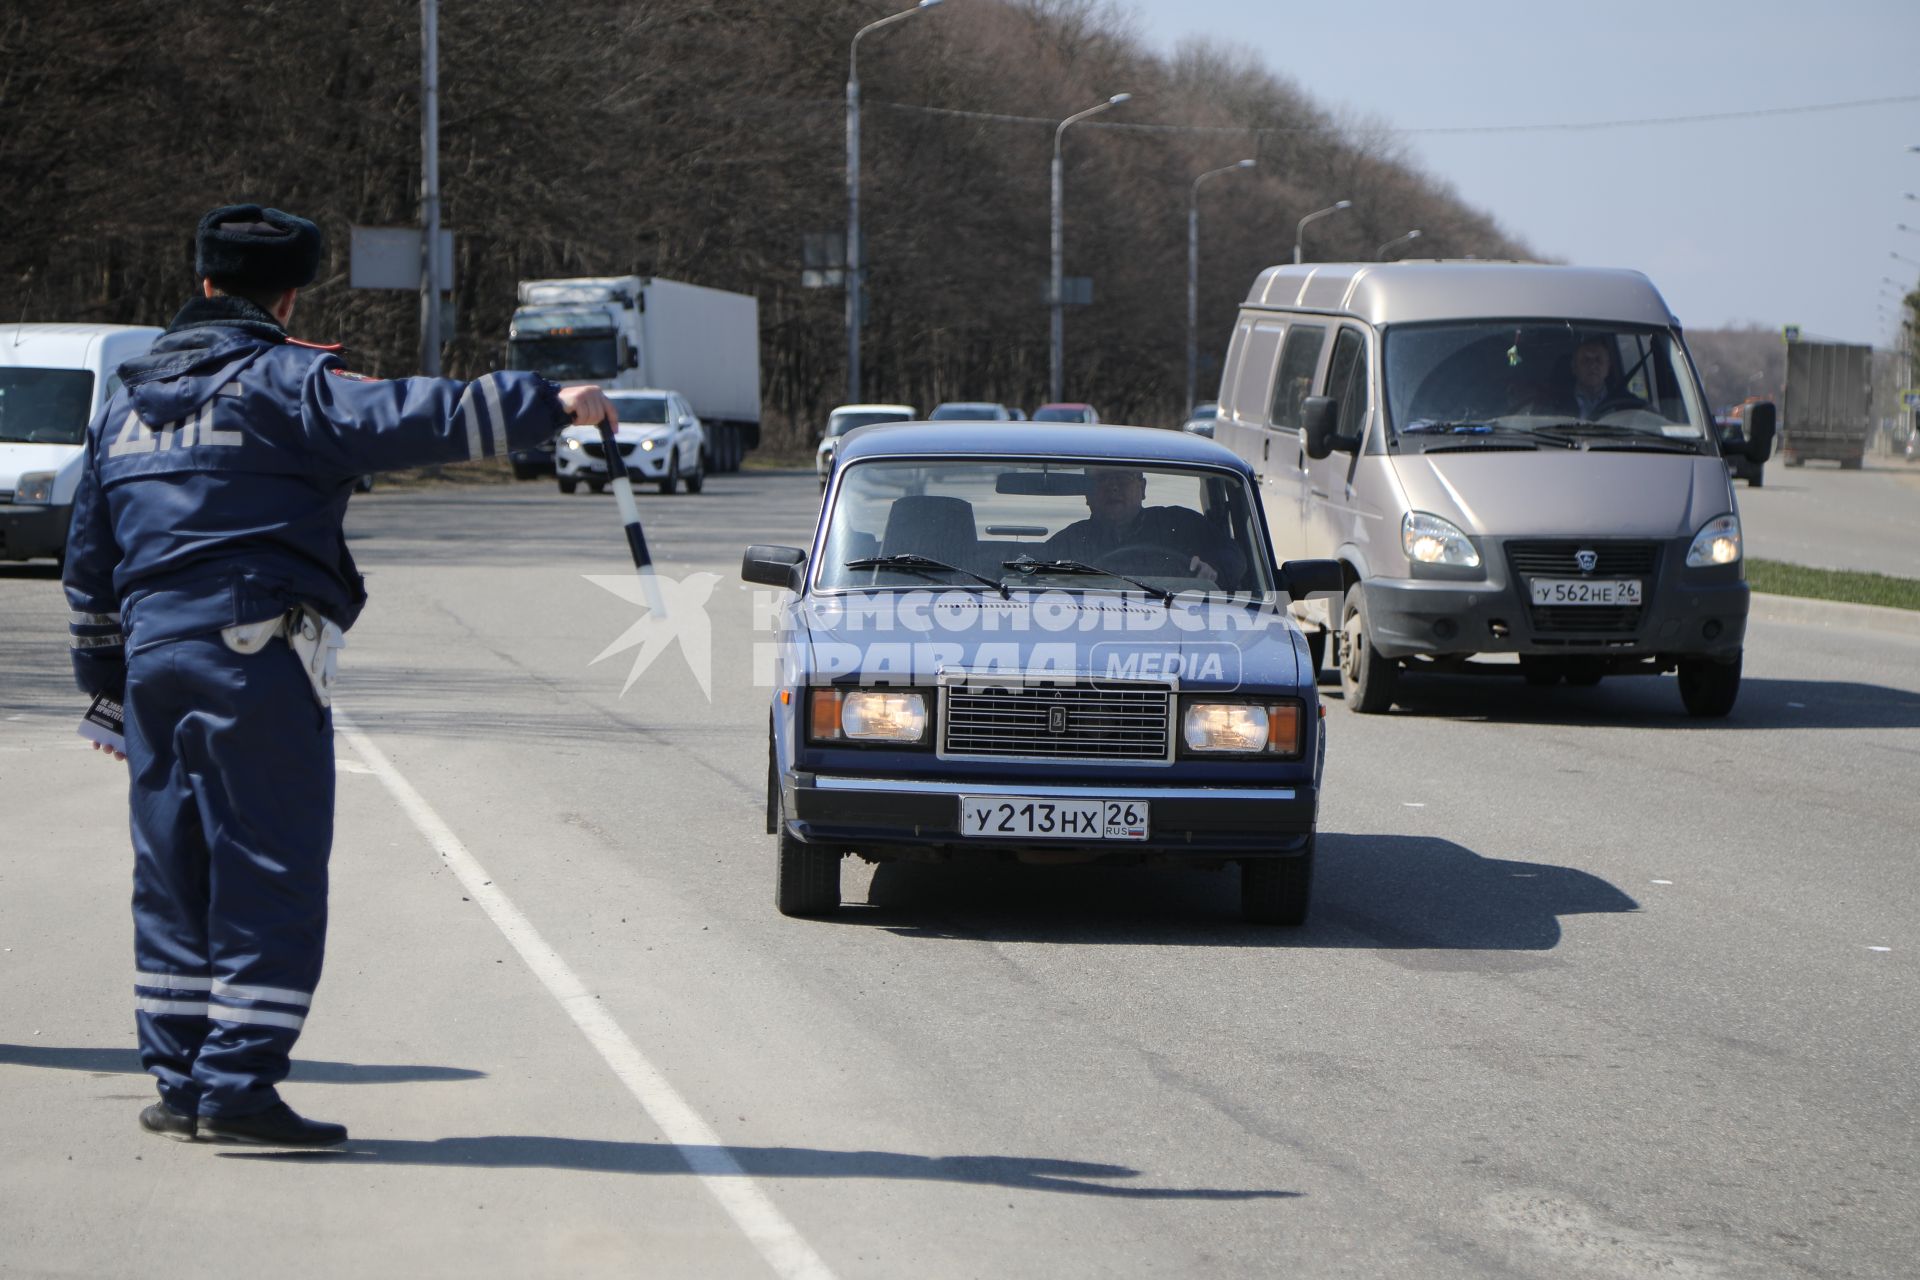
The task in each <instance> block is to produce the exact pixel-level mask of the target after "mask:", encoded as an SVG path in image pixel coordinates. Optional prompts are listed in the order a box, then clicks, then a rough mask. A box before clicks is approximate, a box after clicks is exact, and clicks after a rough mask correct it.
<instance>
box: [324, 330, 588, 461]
mask: <svg viewBox="0 0 1920 1280" xmlns="http://www.w3.org/2000/svg"><path fill="white" fill-rule="evenodd" d="M300 407H301V419H302V425H303V427H304V429H305V433H306V436H307V442H308V446H309V448H310V449H311V450H312V452H313V454H314V457H315V459H316V460H317V461H318V462H319V463H320V464H321V465H322V466H324V467H325V468H327V469H328V470H331V471H333V472H334V473H335V474H337V475H340V476H342V477H346V476H358V475H365V474H367V473H369V472H373V471H392V470H396V469H398V468H401V467H423V466H431V465H433V464H436V463H446V462H465V461H468V460H469V459H473V458H502V457H505V456H506V455H507V453H508V452H509V451H510V450H513V449H526V448H530V447H532V446H534V445H537V444H541V443H543V442H544V441H546V440H548V439H550V438H551V437H552V436H553V434H554V433H555V432H556V431H558V430H560V428H561V427H564V426H566V425H567V423H568V421H570V418H571V415H570V414H569V413H568V412H567V409H566V406H565V405H564V404H563V403H562V401H561V398H560V390H559V388H557V387H555V386H554V384H553V383H551V382H548V381H547V380H546V379H545V378H542V377H541V376H540V375H539V374H537V373H518V372H516V373H489V374H485V375H483V376H481V377H478V378H475V379H474V380H473V381H472V382H461V381H459V380H458V379H454V378H393V379H378V378H368V377H365V376H363V375H361V374H356V373H350V372H348V371H347V370H346V369H345V367H344V366H342V365H341V364H340V362H339V360H338V359H337V358H336V357H333V356H325V357H322V358H321V359H319V360H316V361H314V363H313V365H312V366H311V368H310V369H309V370H308V372H307V375H306V378H305V382H304V384H303V386H302V388H301V397H300Z"/></svg>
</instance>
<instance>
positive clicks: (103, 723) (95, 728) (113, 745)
mask: <svg viewBox="0 0 1920 1280" xmlns="http://www.w3.org/2000/svg"><path fill="white" fill-rule="evenodd" d="M126 726H127V721H126V716H125V714H124V713H123V712H122V711H121V709H120V704H119V703H117V702H115V701H114V700H113V699H112V698H109V697H108V696H107V695H106V694H104V693H96V694H95V695H93V705H92V706H90V707H88V708H87V714H85V715H84V716H81V717H80V736H81V737H83V738H85V739H86V740H87V741H89V742H97V743H99V744H100V745H101V746H103V747H105V748H106V749H107V750H109V751H118V752H119V753H120V754H121V755H125V754H126V753H127V737H126V732H127V728H126Z"/></svg>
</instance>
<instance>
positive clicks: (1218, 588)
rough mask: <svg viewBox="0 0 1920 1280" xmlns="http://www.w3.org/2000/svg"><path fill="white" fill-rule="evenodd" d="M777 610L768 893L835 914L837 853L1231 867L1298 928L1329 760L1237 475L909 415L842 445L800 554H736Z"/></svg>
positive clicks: (1310, 582)
mask: <svg viewBox="0 0 1920 1280" xmlns="http://www.w3.org/2000/svg"><path fill="white" fill-rule="evenodd" d="M741 573H742V576H743V577H745V578H746V580H747V581H749V582H754V583H760V584H764V585H767V586H773V587H783V588H787V589H788V590H790V591H791V592H792V593H793V594H792V595H791V596H783V598H782V600H781V603H780V606H779V608H778V609H777V611H776V612H777V617H778V644H777V645H775V646H774V649H775V661H774V663H773V667H772V670H773V688H772V715H771V718H770V735H771V737H770V741H769V743H768V763H767V830H768V831H769V832H770V833H772V834H774V835H775V836H777V838H778V847H779V866H778V878H777V886H776V891H775V904H776V905H777V906H778V908H779V909H780V911H782V912H783V913H785V914H787V915H796V916H807V915H823V914H827V913H829V912H832V911H834V910H835V909H836V908H838V906H839V905H840V863H841V859H842V858H843V857H845V856H846V855H847V854H855V855H857V856H859V857H862V858H865V859H867V860H869V861H875V862H879V861H888V860H895V859H915V860H922V861H941V860H949V859H961V858H985V859H1001V860H1013V861H1027V862H1048V863H1058V862H1073V861H1081V862H1089V863H1112V864H1148V863H1162V864H1165V863H1174V864H1180V865H1189V866H1195V867H1208V868H1219V867H1224V866H1226V865H1228V864H1230V863H1237V864H1238V865H1239V867H1240V885H1241V904H1242V909H1243V913H1244V914H1245V916H1246V917H1247V918H1248V919H1249V920H1253V921H1257V922H1263V923H1271V924H1299V923H1300V922H1301V921H1302V920H1303V919H1304V918H1305V916H1306V910H1307V893H1308V887H1309V883H1310V880H1311V877H1312V870H1313V841H1314V825H1315V820H1316V815H1317V811H1318V805H1319V796H1320V778H1321V771H1322V768H1323V765H1324V762H1325V755H1326V751H1325V742H1324V739H1323V736H1322V735H1323V726H1322V724H1321V708H1320V701H1319V696H1318V693H1317V691H1316V689H1315V685H1314V675H1313V664H1312V663H1311V662H1310V661H1309V659H1308V656H1307V645H1306V641H1305V638H1304V637H1303V636H1302V634H1301V633H1300V631H1299V629H1298V628H1297V627H1295V626H1294V625H1293V623H1292V622H1291V621H1290V620H1289V618H1288V616H1287V608H1286V606H1287V602H1288V600H1289V599H1290V598H1292V597H1295V596H1302V595H1304V594H1307V593H1311V592H1320V591H1338V590H1339V589H1340V587H1341V585H1342V584H1341V582H1340V577H1339V569H1338V566H1337V565H1335V564H1333V563H1332V562H1330V561H1325V560H1304V561H1294V562H1291V563H1289V564H1286V565H1284V566H1276V565H1275V564H1274V561H1273V553H1272V549H1271V547H1270V546H1269V544H1268V541H1267V536H1266V523H1265V520H1264V518H1263V516H1262V514H1261V510H1260V500H1259V494H1258V486H1257V485H1256V484H1255V483H1254V477H1253V474H1252V473H1251V471H1249V469H1248V468H1247V466H1246V465H1245V464H1244V463H1243V462H1241V461H1240V460H1239V459H1238V458H1236V457H1235V456H1234V455H1233V454H1232V453H1231V452H1229V451H1228V450H1227V449H1225V448H1222V447H1221V446H1219V445H1216V444H1214V443H1213V442H1212V441H1210V440H1204V439H1200V438H1198V437H1195V436H1191V435H1185V434H1181V433H1178V432H1170V431H1154V430H1147V429H1142V428H1137V427H1113V426H1077V425H1076V426H1052V425H1039V426H1035V425H1033V424H1020V425H1018V426H1011V425H1001V424H997V423H968V424H964V425H949V424H946V423H910V424H905V425H900V426H875V427H869V428H867V429H866V430H864V431H861V432H859V433H858V434H856V435H854V436H850V437H849V438H848V440H847V443H846V444H845V446H844V447H843V448H842V450H841V454H840V461H839V465H838V467H837V469H836V471H835V472H834V475H833V479H832V482H831V484H830V486H829V488H828V491H827V494H826V499H825V501H824V503H823V505H822V510H821V517H820V524H819V527H818V529H817V531H816V533H815V535H814V539H813V545H812V547H811V548H808V549H805V550H803V549H801V548H799V547H768V546H755V547H749V548H748V549H747V552H746V557H745V560H744V562H743V564H742V566H741Z"/></svg>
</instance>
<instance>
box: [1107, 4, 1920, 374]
mask: <svg viewBox="0 0 1920 1280" xmlns="http://www.w3.org/2000/svg"><path fill="white" fill-rule="evenodd" d="M1119 3H1120V6H1121V8H1122V9H1123V10H1130V11H1131V12H1132V13H1133V14H1134V15H1135V16H1136V19H1137V21H1138V24H1139V33H1140V34H1141V35H1142V36H1143V37H1144V38H1145V40H1146V42H1147V44H1148V46H1149V47H1150V48H1152V49H1154V50H1156V51H1158V52H1161V53H1171V52H1172V51H1173V49H1174V47H1175V46H1176V45H1177V44H1178V43H1179V42H1180V41H1182V40H1183V39H1187V38H1190V37H1204V38H1206V39H1209V40H1212V41H1214V42H1216V43H1224V44H1230V45H1233V46H1236V47H1240V48H1244V49H1246V50H1248V51H1249V52H1251V53H1252V54H1254V55H1255V56H1256V57H1257V58H1258V59H1259V60H1260V61H1261V62H1263V63H1264V64H1265V65H1266V66H1268V67H1270V68H1271V69H1273V70H1274V71H1276V72H1278V73H1280V74H1281V75H1283V76H1286V77H1288V78H1289V79H1291V80H1293V81H1294V82H1295V83H1296V84H1298V85H1299V87H1300V88H1301V89H1303V90H1304V91H1305V92H1306V93H1307V94H1308V96H1310V97H1311V98H1312V99H1314V100H1315V101H1316V102H1318V103H1319V104H1320V105H1321V106H1322V107H1325V108H1327V109H1329V110H1332V111H1334V112H1336V113H1338V114H1342V115H1349V116H1357V117H1370V118H1373V119H1375V120H1378V121H1380V122H1383V123H1385V124H1386V125H1388V126H1389V127H1392V128H1394V129H1402V130H1417V129H1435V128H1458V127H1476V126H1477V127H1485V126H1498V125H1553V124H1583V123H1588V122H1594V121H1612V120H1639V119H1645V118H1648V117H1670V116H1698V115H1706V114H1710V113H1716V112H1728V111H1750V110H1761V109H1773V108H1782V107H1804V106H1812V105H1817V104H1824V103H1837V102H1852V101H1858V100H1860V99H1870V98H1889V97H1912V98H1915V99H1916V100H1914V101H1909V102H1903V103H1897V104H1889V105H1882V106H1871V107H1857V108H1853V109H1849V110H1834V111H1816V112H1803V113H1796V114H1780V115H1766V116H1758V117H1753V118H1746V119H1735V120H1719V121H1708V122H1700V123H1683V124H1665V125H1649V126H1636V127H1631V128H1615V129H1604V130H1580V131H1573V130H1553V131H1543V132H1520V133H1494V132H1485V133H1408V134H1406V135H1405V141H1406V144H1407V149H1408V157H1409V159H1410V160H1411V161H1412V162H1413V163H1414V164H1415V165H1416V166H1417V167H1418V168H1420V169H1421V170H1423V171H1425V172H1426V173H1428V174H1430V175H1432V176H1434V177H1437V178H1440V179H1442V180H1444V181H1446V182H1448V183H1450V184H1452V186H1453V187H1454V189H1455V190H1456V191H1457V192H1458V194H1459V195H1460V196H1461V197H1462V198H1463V199H1464V200H1465V201H1466V202H1467V203H1469V204H1471V205H1473V206H1475V207H1477V208H1480V209H1483V210H1485V211H1487V212H1488V213H1490V214H1492V215H1493V216H1494V217H1495V218H1496V219H1497V220H1498V221H1499V222H1500V224H1501V225H1502V226H1503V227H1505V228H1506V229H1507V230H1508V231H1510V232H1512V233H1513V234H1515V235H1517V236H1518V237H1520V238H1521V239H1523V240H1524V241H1526V242H1527V243H1528V244H1530V245H1531V246H1532V247H1533V249H1534V251H1535V252H1536V253H1539V254H1541V255H1543V256H1548V257H1554V258H1560V259H1564V260H1565V261H1568V262H1573V263H1578V264H1581V265H1587V266H1622V267H1634V268H1637V269H1639V270H1641V271H1644V272H1646V273H1647V274H1648V275H1649V276H1651V277H1652V278H1653V281H1654V283H1655V284H1656V285H1657V286H1659V288H1660V290H1661V292H1662V293H1664V294H1665V295H1666V298H1667V303H1668V305H1669V306H1671V307H1672V308H1673V311H1674V314H1675V315H1677V316H1679V318H1680V321H1681V323H1682V324H1683V325H1685V326H1687V327H1688V328H1706V329H1710V328H1718V327H1721V326H1724V325H1730V324H1740V323H1746V322H1755V323H1759V324H1763V325H1767V326H1769V327H1771V326H1775V325H1781V324H1798V325H1800V326H1802V328H1803V330H1804V331H1805V332H1806V334H1807V335H1808V336H1809V337H1812V336H1816V335H1818V336H1821V337H1827V338H1833V339H1838V340H1842V341H1848V342H1871V343H1874V344H1875V345H1877V346H1885V345H1887V344H1888V343H1889V341H1890V340H1891V336H1892V334H1893V332H1894V328H1895V324H1896V321H1895V319H1893V316H1894V315H1895V314H1897V311H1898V306H1897V303H1896V302H1895V301H1893V299H1892V297H1891V296H1890V295H1892V293H1893V290H1892V288H1891V287H1888V288H1886V289H1883V288H1882V283H1881V282H1882V278H1883V277H1887V276H1891V277H1892V278H1893V279H1894V280H1895V281H1897V282H1899V283H1900V284H1901V285H1902V286H1904V287H1906V288H1911V287H1913V286H1914V284H1915V282H1916V281H1917V280H1920V201H1916V200H1909V199H1906V198H1905V195H1906V193H1908V192H1912V193H1914V194H1916V195H1920V151H1910V150H1908V148H1909V147H1911V146H1920V0H1824V2H1818V0H1657V2H1649V0H1609V2H1608V3H1605V4H1597V3H1589V4H1572V3H1565V2H1564V0H1531V2H1525V0H1501V2H1489V0H1368V2H1367V3H1364V4H1325V3H1316V4H1307V3H1303V2H1302V0H1119ZM1143 105H1144V104H1143ZM1899 223H1905V224H1906V225H1907V226H1909V227H1913V228H1915V229H1916V231H1915V232H1906V231H1900V230H1897V229H1896V224H1899ZM1895 252H1898V253H1900V254H1903V255H1904V256H1905V257H1907V258H1910V259H1912V260H1913V261H1911V262H1903V261H1899V260H1897V259H1895V258H1893V257H1892V256H1891V255H1892V254H1893V253H1895ZM1882 306H1884V307H1885V308H1886V313H1885V314H1883V313H1882V312H1881V310H1880V308H1881V307H1882Z"/></svg>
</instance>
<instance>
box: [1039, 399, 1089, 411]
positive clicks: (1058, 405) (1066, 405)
mask: <svg viewBox="0 0 1920 1280" xmlns="http://www.w3.org/2000/svg"><path fill="white" fill-rule="evenodd" d="M1091 408H1093V406H1092V405H1090V404H1088V403H1087V402H1086V401H1084V400H1055V401H1053V402H1051V403H1049V404H1043V405H1040V406H1039V407H1038V408H1036V409H1035V410H1034V412H1035V413H1038V412H1040V410H1041V409H1091Z"/></svg>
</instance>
